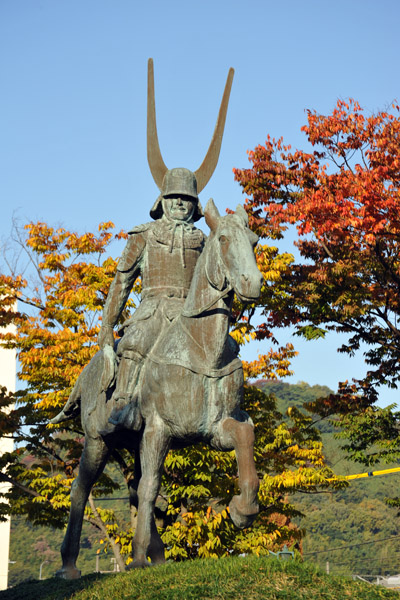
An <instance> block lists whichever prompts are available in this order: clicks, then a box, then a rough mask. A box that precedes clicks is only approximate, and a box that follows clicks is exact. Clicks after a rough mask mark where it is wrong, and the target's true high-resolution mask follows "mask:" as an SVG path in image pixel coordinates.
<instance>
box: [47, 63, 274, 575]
mask: <svg viewBox="0 0 400 600" xmlns="http://www.w3.org/2000/svg"><path fill="white" fill-rule="evenodd" d="M232 77H233V70H232V69H231V70H230V72H229V75H228V80H227V84H226V87H225V92H224V97H223V100H222V104H221V109H220V113H219V116H218V121H217V126H216V129H215V132H214V135H213V139H212V142H211V144H210V148H209V150H208V152H207V155H206V158H205V160H204V161H203V164H202V165H201V167H200V168H199V170H198V171H196V172H195V173H192V172H191V171H188V170H187V169H171V170H168V169H167V168H166V167H165V165H164V162H163V160H162V157H161V153H160V150H159V146H158V140H157V132H156V124H155V108H154V81H153V65H152V61H151V60H150V61H149V85H148V158H149V165H150V168H151V172H152V174H153V177H154V179H155V181H156V183H157V185H158V186H159V188H160V191H161V193H160V196H159V197H158V198H157V200H156V202H155V204H154V206H153V208H152V210H151V213H150V214H151V216H152V217H153V218H154V219H155V221H154V222H153V223H149V224H147V225H143V226H140V227H137V228H135V229H134V230H133V231H132V232H131V236H130V238H129V240H128V243H127V246H126V248H125V250H124V253H123V255H122V257H121V260H120V262H119V264H118V270H117V274H116V276H115V278H114V281H113V283H112V285H111V288H110V292H109V295H108V298H107V302H106V305H105V308H104V313H103V325H102V329H101V333H100V338H99V344H100V348H101V350H100V351H99V352H98V353H97V354H96V355H95V356H94V358H93V359H92V360H91V362H90V363H89V365H88V366H87V367H86V368H85V369H84V370H83V372H82V374H81V375H80V377H79V378H78V381H77V383H76V385H75V386H74V389H73V390H72V393H71V395H70V398H69V400H68V402H67V404H66V406H65V408H64V410H63V411H62V412H61V413H60V414H59V415H58V416H57V417H56V418H55V419H53V423H59V422H62V421H63V420H65V419H68V418H71V417H72V416H76V415H77V414H79V412H80V413H81V418H82V424H83V427H84V430H85V447H84V451H83V454H82V458H81V462H80V468H79V475H78V477H77V479H76V480H75V482H74V484H73V488H72V491H71V512H70V519H69V524H68V528H67V532H66V535H65V538H64V542H63V545H62V549H61V554H62V558H63V566H62V568H61V570H60V571H59V572H58V575H59V576H61V577H64V578H75V577H79V575H80V572H79V570H78V569H77V567H76V564H75V563H76V559H77V557H78V552H79V539H80V534H81V527H82V519H83V512H84V508H85V505H86V501H87V498H88V495H89V493H90V490H91V488H92V486H93V484H94V483H95V482H96V480H97V479H98V477H99V476H100V474H101V473H102V471H103V469H104V466H105V464H106V462H107V459H108V457H109V456H110V453H111V452H112V451H113V449H114V448H118V447H123V448H128V449H129V450H130V451H131V452H132V453H133V454H134V455H135V478H134V481H133V482H132V484H131V486H130V495H131V502H132V503H133V504H135V505H136V506H137V509H138V514H137V527H136V532H135V536H134V541H133V562H132V566H133V567H145V566H148V565H149V564H150V563H149V562H148V559H150V560H151V563H152V564H157V563H161V562H163V561H164V547H163V543H162V541H161V538H160V536H159V534H158V532H157V527H156V525H155V520H154V513H153V511H154V505H155V501H156V497H157V494H158V491H159V487H160V481H161V473H162V469H163V464H164V460H165V457H166V454H167V452H168V451H169V449H171V448H178V447H184V446H187V445H190V444H194V443H197V442H206V443H208V444H210V445H211V446H212V447H213V448H216V449H219V450H228V451H229V450H233V449H234V450H235V451H236V456H237V461H238V470H239V486H240V490H241V493H240V495H239V496H234V497H233V498H232V500H231V503H230V514H231V517H232V520H233V521H234V523H235V524H236V525H237V526H238V527H247V526H248V525H250V524H251V522H252V521H253V519H254V518H255V516H256V514H257V512H258V504H257V492H258V486H259V480H258V477H257V473H256V470H255V465H254V458H253V442H254V433H253V425H252V423H251V420H250V419H249V417H248V415H247V414H246V413H244V412H243V411H241V410H240V402H241V400H242V397H243V371H242V363H241V361H240V360H239V359H238V358H237V347H236V344H235V343H234V341H233V339H232V338H231V337H230V336H229V322H230V316H231V307H232V301H233V297H234V294H235V293H236V294H237V295H238V296H239V298H241V299H242V300H243V301H254V300H256V299H257V298H258V296H259V294H260V290H261V285H262V281H263V280H262V276H261V274H260V272H259V270H258V268H257V264H256V261H255V256H254V251H253V249H254V246H255V244H256V243H257V236H256V235H255V234H254V233H253V232H251V231H250V229H249V228H248V220H247V214H246V212H245V210H244V209H243V207H242V206H238V207H237V209H236V212H235V213H234V214H231V215H226V216H224V217H221V216H220V215H219V213H218V210H217V209H216V207H215V205H214V202H213V201H212V200H209V202H208V203H207V206H206V208H205V211H204V214H205V218H206V223H207V225H208V226H209V227H210V230H211V233H210V236H209V237H208V239H207V241H205V237H204V234H203V233H202V232H201V231H199V230H198V229H196V228H195V227H194V225H193V222H194V221H196V220H198V219H199V218H200V217H201V216H202V214H203V212H202V208H201V205H200V202H199V200H198V195H197V194H198V191H200V190H201V189H203V187H204V186H205V185H206V184H207V182H208V180H209V178H210V177H211V175H212V172H213V171H214V169H215V166H216V164H217V161H218V156H219V151H220V146H221V141H222V133H223V128H224V123H225V118H226V111H227V106H228V100H229V92H230V87H231V83H232ZM139 273H140V274H141V276H142V283H143V290H142V296H143V299H142V302H141V304H140V306H139V308H138V310H137V311H136V312H135V313H134V315H133V316H132V317H131V318H130V319H128V321H127V322H126V323H123V325H122V327H121V329H120V334H121V339H120V340H119V341H118V342H117V343H116V344H114V336H113V328H114V326H115V325H116V324H117V321H118V319H119V317H120V315H121V313H122V310H123V308H124V306H125V303H126V301H127V299H128V296H129V293H130V291H131V288H132V286H133V284H134V281H135V279H136V277H137V275H138V274H139Z"/></svg>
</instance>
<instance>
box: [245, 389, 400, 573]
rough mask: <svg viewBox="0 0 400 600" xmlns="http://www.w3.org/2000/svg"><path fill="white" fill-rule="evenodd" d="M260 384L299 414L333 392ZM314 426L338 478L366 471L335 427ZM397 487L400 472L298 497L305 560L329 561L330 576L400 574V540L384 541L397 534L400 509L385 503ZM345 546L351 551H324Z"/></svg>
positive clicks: (284, 406)
mask: <svg viewBox="0 0 400 600" xmlns="http://www.w3.org/2000/svg"><path fill="white" fill-rule="evenodd" d="M256 385H257V387H259V388H260V389H262V390H263V391H264V393H266V394H273V395H274V396H275V397H276V400H277V407H278V409H279V410H281V411H286V410H287V408H288V407H289V406H290V405H294V406H296V407H298V408H300V409H301V408H302V405H303V404H304V402H309V401H312V400H315V399H317V398H318V397H324V396H328V395H329V394H331V393H332V391H331V390H330V389H329V388H328V387H326V386H321V385H314V386H310V385H308V384H307V383H304V382H300V383H298V384H295V385H294V384H290V383H284V382H282V381H265V380H261V381H258V382H257V383H256ZM316 426H317V427H318V428H319V430H320V431H321V437H322V441H323V444H324V449H325V456H326V458H327V462H328V464H329V465H330V466H331V467H332V468H333V469H334V471H335V472H336V473H337V474H338V475H349V474H352V473H364V472H366V470H367V469H366V468H365V467H364V465H360V464H355V463H352V462H349V461H348V460H347V458H346V454H345V453H344V452H343V450H341V447H340V444H341V441H340V440H338V439H336V438H335V428H334V427H333V426H332V425H331V424H330V423H329V422H325V421H322V422H320V423H318V424H317V425H316ZM391 466H399V465H398V464H393V465H387V464H381V465H377V466H375V467H374V470H380V469H387V468H390V467H391ZM399 488H400V473H398V474H397V473H396V474H393V475H386V476H381V477H372V478H366V479H358V480H355V481H352V482H351V483H350V485H349V487H348V488H347V489H346V490H344V491H342V492H335V493H332V492H330V493H322V494H310V495H308V494H304V493H299V494H297V495H296V497H295V500H294V501H295V504H296V506H297V507H298V508H299V509H300V510H301V511H302V512H303V514H304V515H305V517H304V518H303V519H302V520H301V521H300V522H299V523H298V524H299V525H300V526H301V527H303V528H304V529H305V530H306V532H307V533H306V537H305V539H304V541H303V553H304V555H305V557H307V558H309V559H313V560H315V561H316V562H318V563H319V564H321V565H322V566H326V562H327V561H329V568H330V571H331V572H334V573H347V574H351V573H358V574H361V575H371V574H372V575H380V574H393V573H400V561H399V558H398V557H399V556H400V536H399V538H398V540H397V539H395V540H393V539H385V538H392V537H394V536H398V535H399V530H400V522H399V517H398V515H397V509H394V508H390V507H389V506H387V504H385V498H387V497H395V496H398V495H400V494H399ZM378 540H385V541H382V542H379V541H378ZM370 542H371V543H370ZM357 544H363V545H360V546H358V545H357ZM342 546H347V547H346V548H345V549H342V550H333V551H330V552H325V551H326V550H328V549H330V548H331V549H333V548H340V547H342ZM348 546H352V547H351V548H349V547H348ZM311 553H312V554H311Z"/></svg>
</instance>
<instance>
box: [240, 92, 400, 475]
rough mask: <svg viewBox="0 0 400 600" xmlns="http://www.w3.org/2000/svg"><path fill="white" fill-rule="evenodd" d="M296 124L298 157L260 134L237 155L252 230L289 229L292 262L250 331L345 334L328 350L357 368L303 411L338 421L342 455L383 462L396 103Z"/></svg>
mask: <svg viewBox="0 0 400 600" xmlns="http://www.w3.org/2000/svg"><path fill="white" fill-rule="evenodd" d="M307 117H308V122H307V124H306V125H305V126H304V127H302V131H303V132H304V133H305V135H306V137H307V140H308V142H309V150H292V149H291V147H290V145H287V144H284V142H283V139H282V138H281V139H278V140H276V139H271V138H270V137H268V138H267V141H266V143H265V144H264V145H259V146H257V147H256V148H255V149H254V150H253V151H250V152H249V153H248V154H249V160H250V162H251V167H250V168H249V169H235V170H234V172H235V178H236V180H237V181H238V182H239V183H240V185H241V186H242V188H243V191H244V193H245V194H246V195H247V200H246V207H247V210H248V212H249V214H250V218H251V224H252V227H253V228H254V230H255V231H257V232H258V233H259V234H260V235H261V236H262V237H269V236H271V235H272V236H276V237H279V238H284V239H285V235H286V234H287V232H288V230H289V231H292V230H293V227H296V230H297V241H296V242H295V243H296V246H297V248H298V250H299V253H300V256H301V260H300V261H299V262H298V263H296V264H292V265H291V266H290V268H289V269H288V270H287V271H286V272H285V273H283V275H282V278H281V279H280V281H277V282H275V283H274V285H273V288H274V289H273V293H272V297H271V294H270V293H269V290H267V292H266V293H265V294H264V297H263V299H262V300H261V304H262V305H263V313H262V314H263V319H261V320H262V325H261V333H262V330H263V328H266V329H273V328H275V327H284V326H288V325H291V326H293V327H294V328H295V331H296V333H297V334H298V335H301V336H303V337H305V338H306V339H315V338H324V337H326V336H327V335H328V333H329V332H337V333H341V334H345V335H346V339H347V341H346V342H345V343H343V344H342V345H341V346H340V347H339V348H338V351H339V352H342V353H346V354H348V355H350V356H352V355H354V354H355V353H356V352H358V351H361V352H363V353H364V357H365V362H366V364H367V365H368V370H367V372H366V373H365V376H364V377H363V378H362V379H359V380H353V381H352V382H348V381H344V382H341V383H340V384H339V389H338V392H337V394H335V395H333V396H331V397H330V398H328V399H325V400H324V401H321V402H317V403H316V404H315V405H314V407H313V409H314V410H316V411H318V412H319V413H320V414H321V415H331V414H333V413H336V414H339V415H340V424H341V426H342V427H343V428H344V433H343V435H344V436H345V437H346V439H347V441H346V448H347V450H348V451H349V453H350V456H351V457H352V458H354V459H356V460H359V461H362V462H365V463H366V464H373V463H374V462H376V461H378V460H381V459H383V460H387V461H390V460H393V459H397V458H398V457H399V456H400V454H399V451H400V438H399V435H398V431H399V424H400V421H399V417H400V414H399V413H396V412H394V411H393V407H391V408H388V409H380V408H379V407H377V406H376V404H375V403H376V401H377V399H378V397H379V390H380V388H381V386H384V385H385V386H389V387H391V388H397V387H398V383H399V380H400V327H399V317H400V252H399V250H400V117H399V107H398V106H397V105H396V104H393V105H392V106H391V109H390V110H387V111H381V112H378V113H376V114H370V115H366V114H365V111H363V110H362V108H361V107H360V105H359V104H358V103H357V102H355V101H354V100H349V101H348V102H345V101H343V100H339V101H338V102H337V105H336V108H335V109H334V110H333V112H332V114H330V115H327V116H325V115H320V114H318V113H317V112H315V111H308V113H307Z"/></svg>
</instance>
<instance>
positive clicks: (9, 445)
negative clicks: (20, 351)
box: [0, 327, 16, 590]
mask: <svg viewBox="0 0 400 600" xmlns="http://www.w3.org/2000/svg"><path fill="white" fill-rule="evenodd" d="M8 330H9V331H12V330H13V328H12V327H10V328H8ZM15 380H16V355H15V351H14V350H5V349H4V348H1V347H0V385H1V386H5V387H6V388H7V389H8V390H9V391H10V392H15ZM12 450H13V441H12V440H11V439H4V438H0V453H3V452H11V451H12ZM8 487H9V485H8V484H5V483H0V491H1V492H4V490H5V489H7V488H8ZM9 549H10V520H8V521H7V522H5V523H0V590H5V589H7V583H8V561H9Z"/></svg>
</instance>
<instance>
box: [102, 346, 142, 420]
mask: <svg viewBox="0 0 400 600" xmlns="http://www.w3.org/2000/svg"><path fill="white" fill-rule="evenodd" d="M141 369H142V358H141V357H139V355H138V354H137V353H136V352H132V351H128V352H126V353H125V352H124V354H123V355H122V358H121V361H120V364H119V368H118V376H117V385H116V388H115V391H114V394H113V396H112V400H113V402H114V404H115V407H114V408H113V410H112V412H111V415H110V418H109V419H108V421H109V423H111V424H112V425H115V426H116V428H117V429H121V428H124V429H125V428H126V429H130V430H134V431H138V430H139V429H140V427H141V425H142V417H141V414H140V411H139V406H138V389H137V388H138V381H139V374H140V371H141Z"/></svg>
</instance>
